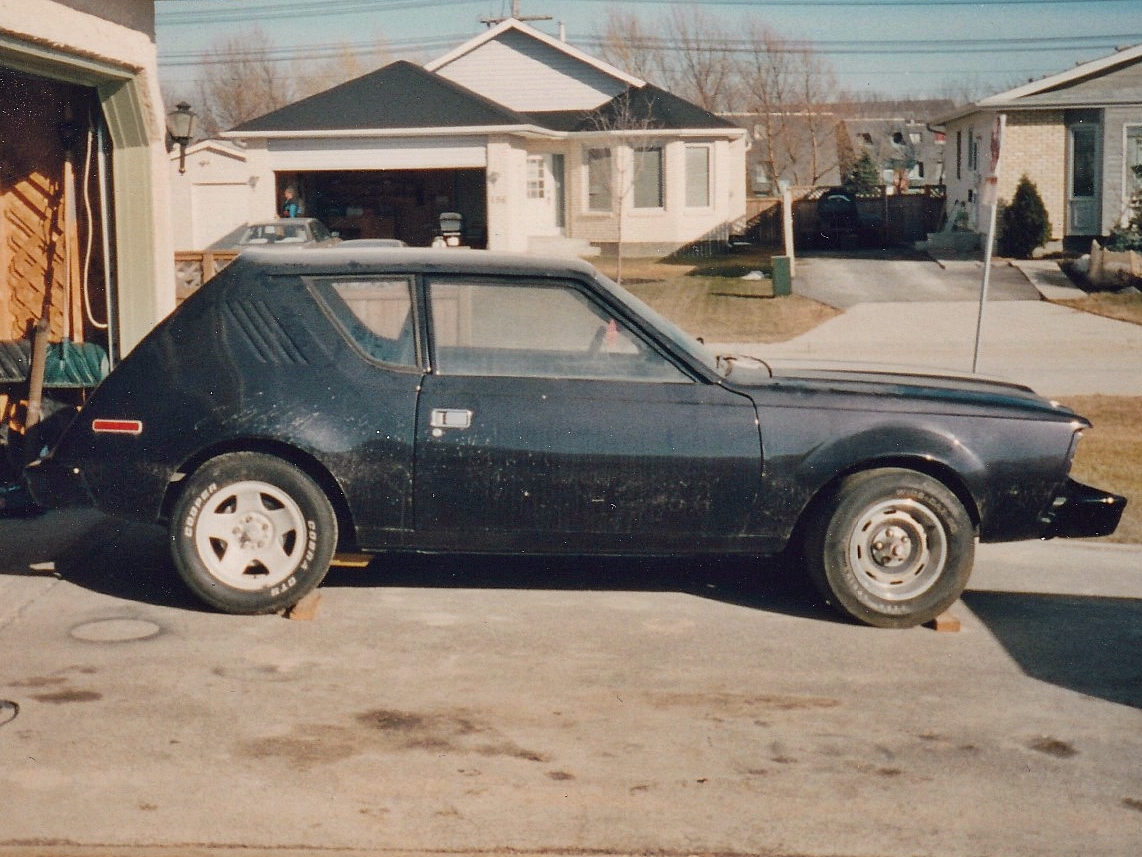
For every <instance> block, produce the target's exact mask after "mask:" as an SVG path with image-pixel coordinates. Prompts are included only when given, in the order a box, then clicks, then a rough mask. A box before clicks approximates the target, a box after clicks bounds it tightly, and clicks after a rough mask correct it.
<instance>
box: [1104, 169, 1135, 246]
mask: <svg viewBox="0 0 1142 857" xmlns="http://www.w3.org/2000/svg"><path fill="white" fill-rule="evenodd" d="M1131 169H1132V170H1133V171H1134V175H1135V176H1137V177H1138V179H1140V180H1142V164H1140V165H1138V166H1134V167H1131ZM1128 213H1129V217H1128V218H1127V221H1126V225H1125V226H1123V225H1118V226H1115V227H1114V228H1113V229H1111V230H1110V242H1109V243H1108V244H1107V245H1106V249H1108V250H1114V251H1116V252H1121V251H1123V250H1142V190H1137V191H1135V192H1134V193H1133V194H1131V196H1130V207H1129V212H1128Z"/></svg>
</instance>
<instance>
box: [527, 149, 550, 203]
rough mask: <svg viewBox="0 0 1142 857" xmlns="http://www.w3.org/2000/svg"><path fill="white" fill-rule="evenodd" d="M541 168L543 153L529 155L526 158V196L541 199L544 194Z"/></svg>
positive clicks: (544, 172)
mask: <svg viewBox="0 0 1142 857" xmlns="http://www.w3.org/2000/svg"><path fill="white" fill-rule="evenodd" d="M546 172H547V171H546V170H544V169H543V155H529V156H528V159H527V198H528V199H543V198H544V197H545V196H546V195H547V194H546V189H545V187H544V178H545V176H546Z"/></svg>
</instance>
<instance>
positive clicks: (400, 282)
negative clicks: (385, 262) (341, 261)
mask: <svg viewBox="0 0 1142 857" xmlns="http://www.w3.org/2000/svg"><path fill="white" fill-rule="evenodd" d="M309 282H310V285H311V287H312V288H313V290H314V292H316V293H317V296H318V298H319V300H320V301H321V302H322V303H323V304H324V305H325V307H326V309H327V310H328V311H329V314H330V315H331V316H332V317H333V319H334V320H335V321H336V322H337V325H338V327H340V328H341V329H342V330H343V331H344V333H345V334H346V335H347V336H348V337H349V338H350V339H351V340H353V342H354V343H356V344H357V346H358V347H359V348H360V349H361V350H362V351H364V352H365V354H367V355H368V356H369V357H371V358H373V359H374V360H380V361H381V362H383V363H391V364H395V365H397V366H415V365H416V333H415V324H414V321H413V314H412V281H411V279H410V278H408V277H376V278H372V277H350V278H337V277H328V278H325V277H322V278H314V279H311V280H310V281H309Z"/></svg>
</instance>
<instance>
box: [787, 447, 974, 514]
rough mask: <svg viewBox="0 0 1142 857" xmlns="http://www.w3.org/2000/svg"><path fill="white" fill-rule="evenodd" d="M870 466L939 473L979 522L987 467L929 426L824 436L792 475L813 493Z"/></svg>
mask: <svg viewBox="0 0 1142 857" xmlns="http://www.w3.org/2000/svg"><path fill="white" fill-rule="evenodd" d="M874 467H909V468H911V469H913V470H917V471H920V472H923V473H927V474H929V475H931V476H933V477H935V478H937V479H939V480H940V481H941V482H943V483H944V484H946V485H947V486H948V488H949V489H950V490H952V491H953V492H955V494H956V495H957V496H958V497H959V498H960V501H961V502H962V503H963V504H964V506H965V508H966V509H967V511H968V514H969V515H970V516H971V517H972V519H973V521H975V522H976V523H978V522H979V516H980V499H981V496H982V494H983V493H984V487H983V486H984V484H985V482H986V474H987V468H986V466H985V465H984V463H983V461H982V460H981V459H980V457H979V456H978V455H977V454H976V453H975V452H974V451H973V450H972V449H970V448H968V447H967V446H965V445H964V444H963V443H962V442H961V441H960V440H959V439H958V438H956V437H953V436H951V435H949V434H948V433H947V432H946V431H941V430H940V429H939V428H937V427H935V426H924V427H921V426H912V425H878V426H870V427H868V428H866V429H864V430H862V431H859V432H857V433H854V434H852V435H848V436H843V437H835V438H830V439H829V440H827V441H825V442H823V443H821V444H819V445H817V446H816V447H814V448H813V449H812V450H811V451H810V452H809V453H808V454H807V455H805V457H804V458H802V459H801V461H800V463H799V465H798V466H797V468H796V471H795V473H794V479H795V481H796V482H797V483H799V484H800V485H802V486H804V487H805V488H807V489H808V493H809V494H811V495H812V496H814V497H815V496H817V495H819V494H820V492H821V491H822V490H823V489H826V488H828V487H830V486H832V485H833V484H835V483H836V482H837V481H839V480H840V479H842V478H843V477H845V476H847V475H849V474H851V473H855V472H858V471H861V470H869V469H872V468H874Z"/></svg>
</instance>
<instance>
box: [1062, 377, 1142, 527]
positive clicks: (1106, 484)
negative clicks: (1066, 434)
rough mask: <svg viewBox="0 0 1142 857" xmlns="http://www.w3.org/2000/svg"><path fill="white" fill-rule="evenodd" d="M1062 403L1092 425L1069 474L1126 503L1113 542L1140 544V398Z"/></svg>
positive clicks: (1082, 399)
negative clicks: (1109, 492) (1122, 499)
mask: <svg viewBox="0 0 1142 857" xmlns="http://www.w3.org/2000/svg"><path fill="white" fill-rule="evenodd" d="M1063 403H1064V404H1065V405H1067V406H1068V407H1070V408H1073V409H1074V410H1076V411H1077V412H1078V413H1080V414H1082V415H1083V416H1084V417H1086V418H1087V419H1089V420H1090V421H1091V422H1092V423H1094V428H1093V429H1091V430H1090V431H1088V432H1086V434H1085V435H1084V436H1083V439H1082V442H1081V443H1080V444H1079V450H1078V455H1077V456H1076V457H1075V465H1074V468H1073V469H1072V472H1071V475H1072V476H1074V477H1075V478H1076V479H1078V480H1079V481H1080V482H1086V483H1087V484H1088V485H1094V486H1095V487H1097V488H1103V489H1105V490H1107V491H1114V492H1116V493H1118V494H1122V495H1124V496H1125V497H1126V498H1127V500H1128V501H1129V502H1128V503H1127V506H1126V514H1125V515H1124V516H1123V518H1122V523H1121V524H1119V526H1118V531H1117V532H1116V533H1115V534H1114V535H1113V536H1110V537H1108V538H1107V541H1112V542H1130V543H1134V544H1137V543H1142V432H1139V430H1138V426H1139V424H1140V423H1142V399H1139V398H1132V397H1128V396H1072V397H1069V398H1066V399H1064V400H1063Z"/></svg>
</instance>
